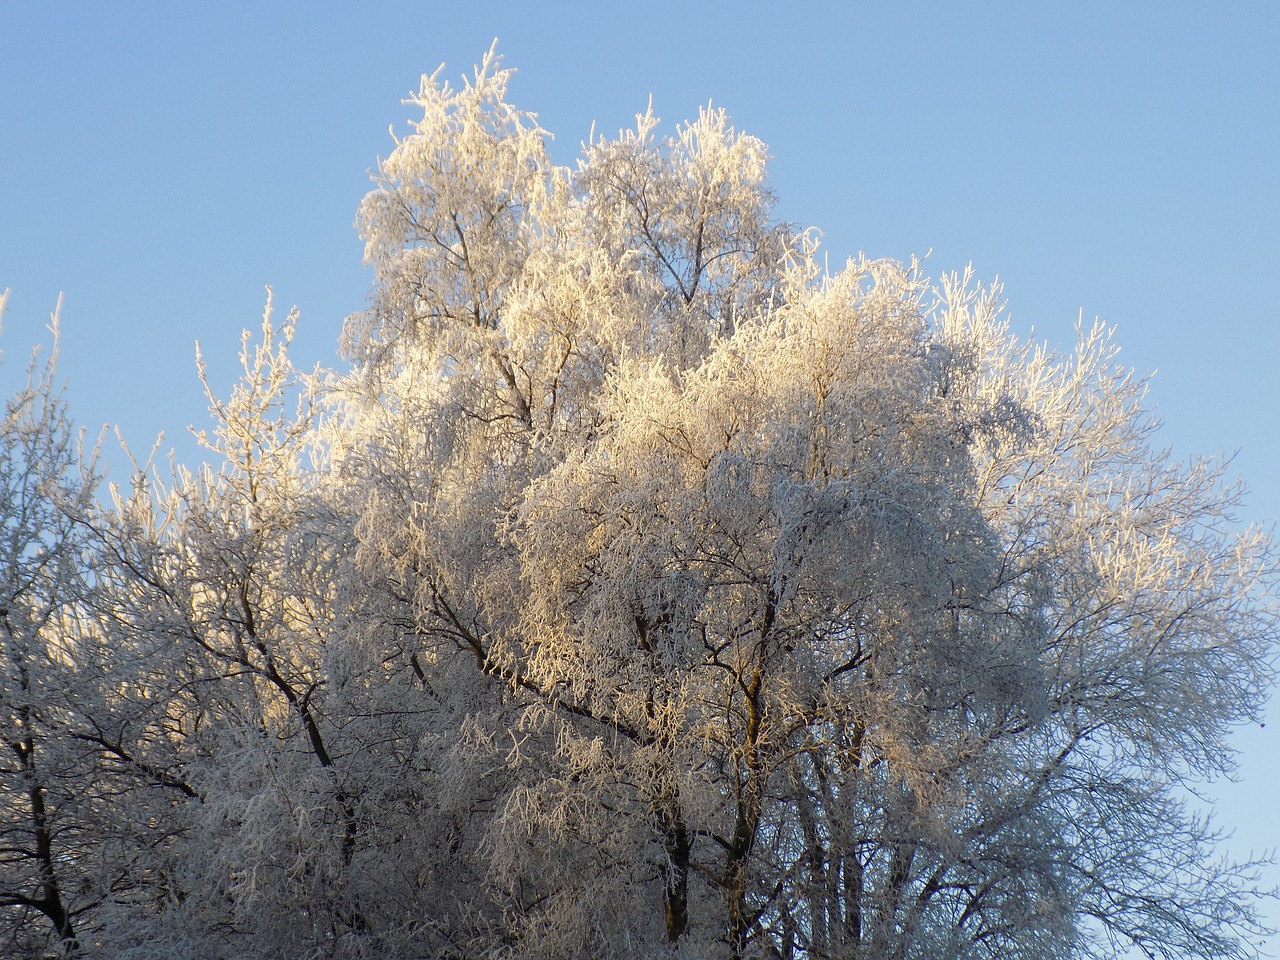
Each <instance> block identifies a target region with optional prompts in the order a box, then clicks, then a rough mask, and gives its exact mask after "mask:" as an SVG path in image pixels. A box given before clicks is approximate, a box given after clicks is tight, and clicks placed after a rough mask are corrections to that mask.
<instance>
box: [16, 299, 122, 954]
mask: <svg viewBox="0 0 1280 960" xmlns="http://www.w3.org/2000/svg"><path fill="white" fill-rule="evenodd" d="M7 295H8V291H5V295H4V296H2V297H0V315H2V314H3V311H4V305H5V300H6V299H7ZM57 324H58V321H57V314H56V313H55V315H54V320H53V324H52V326H51V331H52V333H53V337H54V347H53V349H52V351H51V352H50V354H49V355H48V357H47V358H45V359H43V360H42V359H41V358H40V357H39V355H38V353H33V355H32V358H31V361H30V364H29V365H28V367H27V376H26V382H25V384H23V385H22V386H21V387H19V389H17V390H16V391H15V392H14V393H13V395H12V396H10V397H8V398H6V399H5V402H4V406H3V408H0V645H2V649H3V656H2V657H0V747H2V750H3V752H2V753H0V915H2V916H4V917H5V920H6V926H7V930H5V932H4V935H3V940H2V941H0V942H2V943H4V949H5V951H6V952H9V951H13V952H14V953H15V954H17V955H35V954H36V952H38V951H40V950H42V949H43V947H44V945H45V944H46V943H48V942H49V941H50V938H51V937H52V940H53V942H54V943H58V944H61V945H62V947H63V948H64V949H67V950H71V949H74V947H75V945H76V943H77V924H78V922H79V919H80V917H81V915H82V914H83V913H85V912H86V911H87V910H90V909H92V908H93V907H94V906H96V904H97V898H98V896H99V895H100V893H101V879H100V877H99V876H96V875H95V871H94V870H93V866H92V865H93V863H94V861H95V860H96V859H97V858H96V856H95V854H96V850H95V840H96V839H97V835H96V833H95V832H94V831H93V830H92V828H91V824H92V823H93V821H94V819H95V817H96V816H98V815H99V814H100V813H101V803H102V798H101V796H100V795H99V794H98V792H97V791H96V790H94V789H93V787H92V785H91V784H92V780H93V774H94V768H95V763H94V755H93V752H92V751H86V750H84V749H82V748H81V747H80V746H79V745H78V743H77V742H76V740H75V738H74V737H72V736H70V735H69V729H70V727H72V726H73V725H74V716H75V714H74V704H75V701H76V697H77V694H78V693H83V692H85V691H84V690H83V688H80V687H78V685H77V684H76V679H77V672H78V671H77V661H78V660H80V650H79V647H78V643H77V638H78V635H79V633H80V631H79V629H78V620H79V612H78V605H79V604H81V603H82V602H83V600H84V598H85V595H86V577H85V571H84V567H83V562H82V561H83V557H82V551H83V550H84V549H85V547H86V540H87V538H86V536H85V532H84V529H83V527H82V526H81V525H80V523H79V520H80V518H81V517H83V516H84V515H85V512H86V510H87V509H88V506H89V503H90V501H91V498H92V496H93V491H94V488H95V486H96V477H95V473H94V466H93V463H92V460H91V459H89V460H86V459H84V458H83V457H82V454H81V451H80V449H79V443H78V436H77V434H76V432H75V430H74V428H73V427H72V425H71V422H70V420H69V418H68V415H67V411H66V405H65V403H64V401H63V398H62V394H61V387H60V385H59V383H58V381H57V375H56V362H57V334H58V325H57Z"/></svg>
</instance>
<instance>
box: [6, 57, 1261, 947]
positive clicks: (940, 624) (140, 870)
mask: <svg viewBox="0 0 1280 960" xmlns="http://www.w3.org/2000/svg"><path fill="white" fill-rule="evenodd" d="M509 77H510V73H509V71H508V70H506V69H504V68H503V67H502V65H501V63H500V62H499V60H498V59H497V58H496V57H495V56H494V55H493V54H492V52H491V53H490V55H489V56H488V57H487V58H486V59H485V61H484V62H483V64H482V65H481V66H480V67H478V68H477V69H476V71H475V73H474V75H473V76H472V77H471V78H469V79H467V80H464V81H463V83H462V85H461V86H460V87H458V88H454V87H451V86H450V85H449V84H448V83H446V82H444V81H443V80H442V79H441V78H440V76H439V74H436V75H433V76H430V77H424V78H423V82H422V86H421V88H420V90H419V92H418V94H417V95H416V96H415V97H414V98H413V101H412V102H413V103H414V104H415V105H416V107H417V108H418V109H419V110H420V112H421V119H420V120H419V121H417V123H416V124H415V125H414V127H413V128H412V129H411V130H409V131H407V132H406V133H404V134H403V135H402V136H401V137H400V138H399V139H398V140H397V141H396V143H395V147H394V149H393V150H392V152H391V153H390V155H389V156H388V157H387V158H386V159H385V160H383V161H382V162H381V163H380V164H379V166H378V169H377V173H376V175H375V183H374V188H373V189H372V191H371V192H370V193H369V194H368V196H367V197H366V198H365V200H364V202H363V203H362V205H361V207H360V210H359V215H358V227H359V230H360V232H361V236H362V237H363V239H364V241H365V244H366V246H365V255H366V259H367V260H368V262H369V263H370V264H371V265H372V266H373V268H374V271H375V281H374V287H373V291H372V294H371V297H370V302H369V306H368V308H367V309H366V310H364V311H362V312H360V313H357V314H355V315H353V316H352V317H350V318H349V319H348V321H347V324H346V328H345V330H344V336H343V343H342V350H343V355H344V361H345V362H344V364H343V365H342V367H341V369H335V370H328V371H326V370H317V371H314V372H311V373H303V372H300V371H297V370H295V369H294V368H293V366H292V365H291V363H290V361H289V356H288V345H289V342H290V339H291V337H292V335H293V330H294V326H295V323H296V319H297V318H296V316H295V315H293V314H291V315H290V316H289V317H288V318H287V319H285V320H284V321H283V322H277V321H276V319H275V317H274V314H273V310H272V306H271V304H270V303H268V307H267V310H266V313H265V315H264V318H263V322H262V326H261V332H260V334H258V335H257V336H256V337H255V336H251V335H250V334H249V333H246V334H245V337H244V340H243V342H242V348H241V359H242V362H243V366H244V375H243V379H242V380H241V382H240V384H239V385H238V386H237V387H236V388H235V389H234V390H233V391H232V393H231V395H230V396H229V397H228V398H226V399H222V398H219V397H217V396H216V395H215V391H213V390H212V389H210V391H209V397H210V409H211V413H212V417H213V427H212V429H211V430H210V431H209V432H208V433H204V434H201V440H202V441H203V442H204V444H205V445H206V447H207V449H208V452H209V454H210V460H211V463H210V464H209V465H207V466H205V467H203V468H201V469H199V470H195V471H190V470H185V469H175V470H174V471H172V472H171V473H170V474H165V475H162V473H161V471H160V470H158V469H157V468H156V467H155V465H154V464H153V463H151V462H147V463H143V464H139V465H137V469H136V472H135V475H134V477H133V479H132V482H131V483H130V484H127V485H124V486H123V487H111V488H110V489H109V490H108V491H101V490H100V488H99V480H98V470H97V467H96V461H95V459H94V457H93V456H92V454H89V453H85V452H83V451H82V449H81V447H82V445H80V446H78V445H77V441H76V437H77V435H76V433H75V431H74V428H73V426H72V425H71V422H70V419H69V417H68V415H67V412H66V410H65V407H64V405H63V403H62V401H61V398H60V394H59V392H58V386H57V380H56V375H55V372H54V368H53V365H52V361H50V362H48V363H44V364H42V363H39V362H36V363H33V366H32V367H31V375H30V377H29V379H28V384H27V386H26V388H25V389H23V390H20V391H18V392H17V393H16V394H15V395H14V397H13V398H12V399H10V400H9V401H8V405H7V406H6V407H5V408H4V420H3V421H0V642H3V644H4V651H5V653H4V659H3V661H0V666H3V670H2V671H0V738H2V741H3V745H4V753H3V757H4V759H3V761H0V943H2V944H3V945H4V947H3V949H4V950H5V951H6V952H7V953H9V954H12V955H16V956H33V957H34V956H43V955H45V954H46V953H51V954H55V955H57V954H66V955H69V956H70V955H81V954H84V955H92V956H98V955H104V956H120V957H132V958H152V957H155V958H159V957H166V958H169V957H193V958H194V957H201V958H212V957H225V958H233V957H291V958H292V957H309V956H325V957H350V958H358V957H401V958H424V960H425V958H458V960H461V958H474V957H491V958H505V957H512V958H514V957H521V958H524V957H530V958H538V957H545V958H548V960H551V958H574V957H581V958H604V957H689V958H695V957H696V958H731V960H743V958H788V960H800V958H805V960H826V958H847V957H858V958H865V960H889V958H895V960H915V958H919V960H925V958H930V960H932V958H955V960H962V958H963V960H977V958H987V957H991V958H994V957H1001V958H1006V957H1026V958H1045V957H1067V956H1096V957H1109V956H1113V955H1114V954H1115V952H1116V951H1117V950H1120V949H1127V948H1136V949H1137V950H1138V951H1140V952H1141V953H1143V954H1145V955H1147V956H1150V957H1184V956H1185V957H1243V956H1250V955H1252V953H1253V951H1254V949H1255V945H1256V943H1257V941H1258V938H1259V936H1260V935H1261V933H1262V931H1261V930H1260V929H1259V925H1258V922H1257V917H1256V913H1255V906H1254V902H1253V899H1252V896H1253V890H1252V885H1253V883H1254V879H1253V872H1252V865H1250V864H1234V863H1229V862H1225V861H1221V860H1219V859H1218V856H1217V851H1216V844H1217V840H1218V835H1217V833H1216V832H1215V829H1214V827H1213V825H1212V824H1211V823H1209V822H1208V821H1206V820H1204V819H1203V818H1201V817H1200V816H1199V815H1197V813H1196V812H1195V811H1194V809H1192V808H1190V807H1188V805H1187V804H1186V803H1185V802H1184V800H1183V796H1184V795H1183V793H1182V792H1181V787H1182V786H1184V785H1186V784H1188V783H1193V782H1195V781H1197V780H1200V779H1202V778H1205V777H1209V776H1213V775H1218V774H1222V773H1227V772H1229V771H1230V770H1231V766H1232V751H1231V749H1230V747H1229V745H1228V744H1227V741H1226V739H1225V738H1226V737H1227V735H1228V733H1229V732H1230V730H1231V729H1232V727H1234V726H1236V725H1238V724H1241V723H1243V722H1246V721H1249V720H1253V719H1256V718H1257V717H1258V716H1259V713H1260V709H1261V706H1262V702H1263V699H1264V696H1265V693H1266V691H1267V688H1268V685H1269V684H1270V682H1271V680H1272V675H1273V661H1274V642H1275V638H1276V635H1277V620H1276V602H1275V601H1276V585H1277V583H1276V557H1275V552H1274V547H1273V544H1272V542H1271V540H1270V537H1269V535H1268V534H1267V533H1265V532H1264V531H1260V530H1255V529H1241V528H1240V527H1239V525H1238V524H1237V523H1236V522H1235V521H1234V519H1233V508H1234V507H1235V505H1236V504H1237V503H1238V502H1239V499H1240V497H1241V495H1242V490H1241V489H1240V487H1239V486H1238V485H1237V484H1235V483H1233V482H1232V481H1230V479H1229V478H1228V477H1227V476H1226V475H1225V471H1224V466H1223V465H1222V464H1221V463H1217V462H1214V461H1209V460H1193V461H1190V462H1183V461H1180V460H1177V459H1176V458H1174V457H1173V456H1172V455H1171V454H1170V453H1169V452H1168V451H1167V450H1164V449H1162V448H1161V447H1159V446H1158V445H1157V444H1158V437H1157V430H1158V424H1157V422H1156V421H1155V419H1154V418H1153V417H1152V415H1151V413H1150V412H1149V411H1148V410H1147V408H1146V406H1145V383H1144V381H1143V380H1142V379H1141V378H1140V377H1136V376H1135V375H1134V374H1133V373H1132V372H1131V371H1130V370H1129V369H1128V368H1126V367H1125V366H1123V365H1122V364H1121V363H1120V362H1119V359H1118V356H1117V347H1116V345H1115V344H1114V342H1113V339H1112V336H1111V333H1110V331H1109V330H1108V329H1106V328H1105V327H1103V326H1101V325H1096V326H1093V327H1082V328H1081V329H1080V331H1079V339H1078V342H1077V344H1076V345H1075V346H1074V348H1073V349H1071V350H1068V351H1058V350H1055V349H1051V348H1050V347H1048V346H1045V345H1043V344H1039V343H1035V342H1027V341H1025V340H1022V339H1020V338H1018V337H1017V336H1016V335H1015V334H1014V333H1013V332H1012V331H1011V329H1010V327H1009V324H1008V322H1007V321H1006V319H1005V318H1004V314H1003V312H1002V304H1001V295H1000V291H999V290H998V289H997V288H990V287H984V286H982V285H981V284H979V283H977V282H976V281H975V280H974V278H972V277H971V276H968V275H964V276H948V277H943V278H942V279H940V280H938V281H931V280H929V279H928V278H927V277H925V276H924V275H923V272H922V270H921V268H920V266H919V265H918V264H909V265H903V264H898V263H893V262H887V261H878V260H868V259H865V258H859V259H854V260H851V261H849V262H848V263H847V264H846V265H845V266H844V267H843V268H842V269H840V270H838V271H836V272H830V271H828V270H827V269H825V268H824V267H823V266H821V263H822V258H821V257H820V255H819V247H818V241H817V239H816V234H815V233H814V232H813V231H810V230H803V229H799V228H797V227H795V226H794V225H791V224H786V223H781V222H778V221H777V220H776V219H775V218H774V215H773V200H774V198H773V196H772V194H771V193H770V190H769V187H768V183H767V179H766V161H767V151H766V148H765V146H764V145H763V144H762V143H761V142H760V141H758V140H756V139H755V138H753V137H750V136H748V135H745V134H743V133H741V132H739V131H737V130H736V129H735V128H734V127H733V125H732V123H731V121H730V119H729V118H728V116H727V115H726V114H725V113H724V112H723V111H721V110H713V109H710V108H708V109H706V110H703V111H702V112H701V113H700V114H699V116H698V117H697V118H696V119H694V120H692V121H690V122H688V123H685V124H683V125H681V126H678V127H676V128H675V129H674V131H673V132H670V133H663V132H662V128H661V125H660V123H659V120H658V118H657V117H655V116H654V115H653V114H652V112H646V113H644V114H641V115H639V116H637V118H636V124H635V127H634V128H633V129H630V130H625V131H621V132H620V133H619V134H618V135H617V136H615V137H600V138H598V139H594V140H592V141H591V142H589V143H586V144H584V145H583V149H582V154H581V157H580V159H579V160H578V161H577V163H576V165H575V166H572V167H562V166H558V165H556V164H555V163H553V162H552V160H551V156H550V152H549V150H548V146H547V137H548V135H547V133H546V132H545V131H543V130H542V129H541V127H540V126H539V125H538V122H537V120H536V118H535V117H534V116H533V115H531V114H528V113H525V112H523V111H521V110H518V109H516V108H515V107H514V106H512V105H511V104H510V103H508V101H507V96H506V94H507V84H508V80H509Z"/></svg>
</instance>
